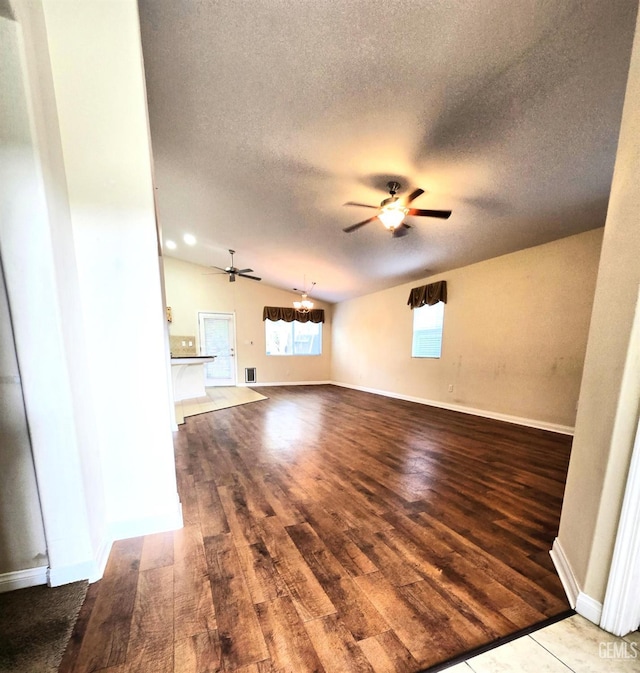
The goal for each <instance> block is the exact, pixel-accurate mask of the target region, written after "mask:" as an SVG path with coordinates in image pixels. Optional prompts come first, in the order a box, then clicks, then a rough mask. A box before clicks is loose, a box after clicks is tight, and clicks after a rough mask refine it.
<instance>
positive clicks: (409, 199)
mask: <svg viewBox="0 0 640 673" xmlns="http://www.w3.org/2000/svg"><path fill="white" fill-rule="evenodd" d="M420 194H424V189H420V188H419V187H418V189H414V190H413V191H412V192H411V194H409V196H407V198H406V199H405V200H404V202H405V203H406V204H409V203H411V202H412V201H413V200H414V199H417V198H418V197H419V196H420Z"/></svg>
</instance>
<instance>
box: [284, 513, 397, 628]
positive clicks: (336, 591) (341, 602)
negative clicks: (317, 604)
mask: <svg viewBox="0 0 640 673" xmlns="http://www.w3.org/2000/svg"><path fill="white" fill-rule="evenodd" d="M286 530H287V533H288V534H289V536H290V537H291V539H292V540H293V542H294V544H295V545H296V547H297V548H298V549H299V550H300V553H301V554H302V556H303V558H304V560H305V561H306V563H307V565H308V566H309V568H311V570H312V572H313V574H314V575H315V576H316V578H317V579H318V581H319V582H320V584H321V586H322V588H323V589H324V591H325V592H326V594H327V596H328V597H329V599H330V600H331V603H332V604H333V605H334V606H335V608H336V611H337V613H338V616H339V618H340V620H341V621H342V623H343V624H344V625H345V626H346V627H347V629H349V631H350V632H351V635H352V636H353V637H354V639H355V640H363V639H364V638H369V637H370V636H374V635H376V634H379V633H383V632H384V631H387V630H388V628H389V625H388V624H387V623H386V622H385V620H384V619H383V618H382V617H381V615H380V613H379V612H378V611H377V610H376V609H375V608H374V607H373V605H372V604H371V602H370V601H369V599H368V598H367V597H366V595H365V594H364V593H363V592H362V590H361V589H360V588H359V587H358V585H357V584H355V583H354V582H353V581H352V579H351V577H350V576H349V575H348V573H347V572H346V570H345V569H344V568H343V567H342V566H341V565H340V563H339V562H338V560H337V559H336V558H335V556H333V554H332V553H331V552H330V551H329V550H328V549H327V548H326V547H325V546H324V544H323V542H322V540H321V539H320V538H319V537H318V536H317V535H316V534H315V533H314V531H313V529H312V528H311V526H310V525H309V524H306V523H305V524H298V525H295V526H288V527H287V529H286Z"/></svg>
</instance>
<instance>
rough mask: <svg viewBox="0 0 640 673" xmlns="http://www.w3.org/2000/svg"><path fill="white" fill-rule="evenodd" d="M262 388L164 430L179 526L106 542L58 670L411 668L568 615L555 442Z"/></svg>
mask: <svg viewBox="0 0 640 673" xmlns="http://www.w3.org/2000/svg"><path fill="white" fill-rule="evenodd" d="M260 391H261V392H263V393H264V394H265V395H267V396H268V398H269V399H267V400H263V401H260V402H255V403H252V404H247V405H243V406H238V407H234V408H231V409H225V410H221V411H215V412H211V413H208V414H203V415H200V416H194V417H191V418H187V420H186V423H185V425H184V426H182V427H181V428H180V430H179V432H177V433H175V447H176V464H177V475H178V484H179V491H180V496H181V500H182V505H183V514H184V524H185V525H184V528H183V529H182V530H180V531H176V532H173V533H163V534H158V535H149V536H146V537H144V538H136V539H131V540H125V541H120V542H117V543H116V544H115V545H114V547H113V550H112V553H111V556H110V558H109V563H108V566H107V569H106V572H105V575H104V578H103V579H102V580H100V581H99V582H96V583H95V584H93V585H91V586H90V588H89V593H88V597H87V601H86V602H85V605H84V606H83V609H82V612H81V614H80V617H79V620H78V623H77V625H76V629H75V632H74V635H73V637H72V640H71V641H70V643H69V647H68V648H67V652H66V653H65V658H64V660H63V663H62V666H61V668H60V672H61V673H89V672H93V671H103V673H125V672H126V673H132V672H140V673H142V672H144V673H146V672H149V673H174V672H175V673H212V672H213V671H239V672H240V671H241V672H242V673H266V672H272V673H275V672H276V671H278V672H284V671H287V672H290V673H304V672H306V671H317V672H320V671H325V672H326V673H346V672H349V671H368V672H371V671H373V672H374V673H403V672H406V673H413V672H415V671H419V670H421V669H423V668H426V667H428V666H432V665H434V664H436V663H439V662H442V661H445V660H448V659H450V658H452V657H454V656H457V655H460V654H461V653H463V652H466V651H469V650H471V649H473V648H476V647H478V646H481V645H484V644H486V643H489V642H491V641H493V640H496V639H498V638H500V637H503V636H506V635H508V634H511V633H513V632H516V631H518V630H521V629H523V628H526V627H528V626H531V625H533V624H535V623H537V622H539V621H542V620H544V619H545V618H548V617H552V616H555V615H557V614H559V613H561V612H563V611H565V610H567V609H568V604H567V602H566V599H565V597H564V592H563V590H562V587H561V585H560V582H559V580H558V578H557V575H556V573H555V571H554V569H553V566H552V564H551V561H550V558H549V554H548V551H549V549H550V548H551V544H552V542H553V539H554V537H555V535H556V532H557V527H558V521H559V516H560V507H561V502H562V494H563V490H564V481H565V475H566V470H567V465H568V459H569V450H570V443H571V440H570V438H569V437H566V436H562V435H556V434H553V433H549V432H545V431H541V430H533V429H529V428H523V427H519V426H516V425H510V424H506V423H500V422H495V421H491V420H487V419H482V418H479V417H474V416H468V415H463V414H459V413H456V412H451V411H446V410H441V409H434V408H430V407H426V406H422V405H418V404H413V403H410V402H403V401H400V400H393V399H388V398H384V397H379V396H375V395H370V394H366V393H361V392H356V391H352V390H347V389H343V388H338V387H334V386H300V387H281V388H261V389H260Z"/></svg>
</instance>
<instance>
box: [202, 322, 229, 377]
mask: <svg viewBox="0 0 640 673" xmlns="http://www.w3.org/2000/svg"><path fill="white" fill-rule="evenodd" d="M198 324H199V326H200V350H201V351H202V355H215V356H216V359H215V360H214V361H213V362H208V363H207V364H206V365H205V367H204V377H205V378H204V384H205V386H235V385H236V355H235V345H236V326H235V316H234V314H233V313H198Z"/></svg>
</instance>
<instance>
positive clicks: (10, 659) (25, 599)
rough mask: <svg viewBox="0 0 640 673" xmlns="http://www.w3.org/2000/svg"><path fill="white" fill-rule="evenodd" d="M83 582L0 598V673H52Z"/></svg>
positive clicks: (75, 613) (73, 619)
mask: <svg viewBox="0 0 640 673" xmlns="http://www.w3.org/2000/svg"><path fill="white" fill-rule="evenodd" d="M87 587H88V583H87V582H74V583H72V584H65V585H63V586H61V587H53V588H52V587H47V586H38V587H30V588H28V589H19V590H18V591H11V592H9V593H5V594H0V673H9V672H11V673H56V671H57V670H58V666H59V665H60V661H61V660H62V655H63V654H64V650H65V647H66V645H67V642H68V641H69V638H70V637H71V632H72V630H73V626H74V624H75V622H76V619H77V617H78V612H79V611H80V607H81V606H82V602H83V601H84V598H85V596H86V593H87Z"/></svg>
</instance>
